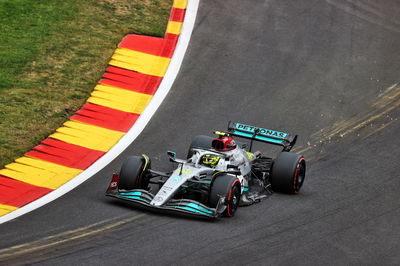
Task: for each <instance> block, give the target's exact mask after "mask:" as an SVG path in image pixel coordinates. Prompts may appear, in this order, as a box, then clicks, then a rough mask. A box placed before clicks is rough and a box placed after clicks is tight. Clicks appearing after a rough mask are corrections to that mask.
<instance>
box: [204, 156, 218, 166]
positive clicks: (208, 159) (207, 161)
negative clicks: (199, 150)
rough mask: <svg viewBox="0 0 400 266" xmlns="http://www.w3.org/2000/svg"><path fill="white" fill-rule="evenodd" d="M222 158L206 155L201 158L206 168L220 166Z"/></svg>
mask: <svg viewBox="0 0 400 266" xmlns="http://www.w3.org/2000/svg"><path fill="white" fill-rule="evenodd" d="M220 158H221V157H219V156H217V155H214V154H205V155H203V156H202V157H201V163H202V164H204V165H206V166H210V167H215V166H216V165H217V164H218V162H219V159H220Z"/></svg>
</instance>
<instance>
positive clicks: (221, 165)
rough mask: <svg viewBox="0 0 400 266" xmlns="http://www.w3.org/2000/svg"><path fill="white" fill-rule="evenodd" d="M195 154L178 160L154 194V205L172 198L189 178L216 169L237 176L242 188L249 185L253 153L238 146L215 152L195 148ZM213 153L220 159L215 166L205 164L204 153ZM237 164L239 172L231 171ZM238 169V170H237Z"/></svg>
mask: <svg viewBox="0 0 400 266" xmlns="http://www.w3.org/2000/svg"><path fill="white" fill-rule="evenodd" d="M193 151H194V154H193V156H192V157H191V158H189V159H188V160H176V162H177V163H179V165H178V168H177V169H176V170H175V171H174V172H173V173H172V174H171V176H170V177H169V178H168V180H167V181H166V182H165V184H164V185H163V186H162V187H161V189H160V190H159V191H158V193H157V194H156V195H155V196H154V198H153V200H152V201H151V202H150V204H151V205H153V206H162V205H163V204H165V203H166V202H168V200H170V199H171V198H172V197H173V196H174V194H175V193H176V192H177V190H178V189H179V188H180V187H181V186H182V185H183V184H184V183H185V182H186V181H188V180H190V179H196V178H199V177H200V176H201V175H204V174H212V173H214V172H215V171H220V172H228V173H227V174H231V175H233V176H236V177H237V178H238V179H239V180H240V183H241V189H242V192H243V188H244V187H247V186H248V180H247V178H246V176H248V174H249V173H250V172H251V165H250V162H251V160H252V154H251V153H247V152H246V151H244V150H242V149H240V148H239V147H237V148H236V149H234V150H232V151H227V152H223V153H221V152H216V151H215V152H213V151H212V150H203V149H193ZM206 154H211V155H213V156H219V157H220V160H219V161H218V164H217V165H215V166H214V167H209V166H205V165H203V164H202V163H201V158H202V156H203V155H206ZM232 165H234V166H236V167H237V168H238V170H239V171H240V174H239V173H234V174H233V173H229V172H230V171H231V172H232V171H235V170H236V169H233V168H231V167H230V166H232ZM236 171H237V170H236Z"/></svg>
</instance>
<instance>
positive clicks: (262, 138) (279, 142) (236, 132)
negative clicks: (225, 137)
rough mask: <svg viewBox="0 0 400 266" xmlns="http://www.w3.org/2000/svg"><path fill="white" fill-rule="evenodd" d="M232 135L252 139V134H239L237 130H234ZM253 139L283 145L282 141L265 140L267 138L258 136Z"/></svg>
mask: <svg viewBox="0 0 400 266" xmlns="http://www.w3.org/2000/svg"><path fill="white" fill-rule="evenodd" d="M233 133H234V134H236V135H239V136H244V137H249V138H252V137H253V134H250V133H244V132H240V131H237V130H235V131H234V132H233ZM255 139H259V140H265V141H268V142H273V143H278V144H282V143H283V140H279V139H272V138H267V137H263V136H259V135H258V136H256V137H255Z"/></svg>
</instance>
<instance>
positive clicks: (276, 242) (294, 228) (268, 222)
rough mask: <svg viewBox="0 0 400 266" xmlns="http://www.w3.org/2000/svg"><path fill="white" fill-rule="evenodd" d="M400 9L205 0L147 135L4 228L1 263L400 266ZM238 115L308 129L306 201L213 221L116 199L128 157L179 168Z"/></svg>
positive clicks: (393, 4)
mask: <svg viewBox="0 0 400 266" xmlns="http://www.w3.org/2000/svg"><path fill="white" fill-rule="evenodd" d="M399 13H400V3H399V2H398V1H396V0H386V1H379V2H378V1H372V0H360V1H350V0H325V1H321V0H315V1H311V0H303V1H284V0H270V1H268V0H265V1H261V0H259V1H258V0H252V1H242V0H229V1H206V0H203V1H201V3H200V8H199V12H198V17H197V22H196V26H195V29H194V32H193V36H192V39H191V44H190V46H189V49H188V52H187V54H186V57H185V60H184V63H183V67H182V69H181V72H180V74H179V76H178V78H177V80H176V81H175V84H174V86H173V88H172V90H171V91H170V93H169V95H168V96H167V98H166V100H165V101H164V103H163V104H162V105H161V107H160V109H159V110H158V111H157V113H156V114H155V116H154V117H153V119H152V120H151V121H150V123H149V124H148V126H147V127H146V129H145V130H144V131H143V133H142V134H141V135H140V136H139V138H137V140H136V141H135V142H134V143H133V145H131V146H130V147H129V148H128V149H127V151H126V152H124V153H123V154H122V155H121V156H120V157H119V158H117V159H116V160H115V161H114V162H113V163H111V164H110V165H109V166H107V167H106V168H105V170H104V171H102V172H101V173H99V174H97V175H96V176H94V177H93V178H91V179H90V180H89V181H87V182H85V183H84V184H83V185H81V186H80V187H79V188H77V189H75V190H73V191H72V192H70V193H68V194H67V195H64V196H63V197H61V198H60V199H58V200H56V201H54V202H52V203H50V204H48V205H46V206H44V207H42V208H39V209H38V210H35V211H33V212H31V213H29V214H26V215H24V216H22V217H20V218H18V219H15V220H14V221H11V222H8V223H5V224H3V225H1V226H0V239H1V240H0V249H2V250H1V251H0V264H2V265H6V264H7V265H12V264H35V263H37V264H40V265H110V264H111V265H116V264H118V265H137V264H152V265H170V264H178V265H205V264H219V265H227V264H232V265H377V264H382V265H398V264H399V263H400V253H399V252H398V250H399V249H400V200H399V188H400V175H399V167H400V160H399V158H400V150H399V149H398V147H400V138H399V132H400V124H399V120H398V119H399V117H400V112H399V111H400V108H399V105H400V103H399V98H400V96H399V95H400V93H399V92H400V86H399V84H397V83H398V82H399V81H400V75H399V73H400V53H399V52H400V51H399V50H400V18H399V17H398V14H399ZM396 84H397V85H396ZM228 120H234V121H240V122H244V123H248V124H254V125H258V126H264V127H269V128H273V129H278V130H282V131H289V132H293V133H296V134H299V135H300V139H299V141H298V147H297V149H296V150H297V151H301V152H303V153H304V155H305V156H306V158H307V159H308V172H307V176H306V181H305V184H304V187H303V190H302V191H301V193H300V194H299V195H296V196H290V195H282V194H274V195H272V196H271V197H269V198H268V199H266V200H264V201H263V202H261V203H259V204H255V205H252V206H249V207H243V208H240V209H239V210H238V212H237V213H236V216H235V217H234V218H231V219H229V218H223V219H220V220H217V221H214V222H210V221H203V220H198V219H188V218H180V217H175V216H165V215H159V214H154V213H149V212H145V211H141V210H138V209H135V208H132V207H130V206H129V205H126V204H120V203H119V202H117V201H115V200H112V199H108V198H106V197H104V191H105V189H106V187H107V185H108V182H109V177H110V175H111V174H112V172H118V171H119V167H120V166H121V164H122V160H123V158H124V157H126V156H127V155H128V154H141V153H146V154H148V155H149V156H150V157H151V158H153V160H152V165H153V168H158V169H160V170H168V169H170V168H171V165H170V163H169V162H167V157H166V155H165V151H166V150H167V149H173V150H175V151H177V152H178V156H179V155H181V157H184V156H185V154H186V151H187V147H188V145H189V143H190V141H191V138H192V137H193V136H195V135H197V134H209V133H210V132H211V131H212V130H218V129H224V128H225V127H226V124H227V121H228ZM257 148H259V149H261V150H267V149H268V148H269V147H267V146H258V147H257ZM19 245H22V246H19Z"/></svg>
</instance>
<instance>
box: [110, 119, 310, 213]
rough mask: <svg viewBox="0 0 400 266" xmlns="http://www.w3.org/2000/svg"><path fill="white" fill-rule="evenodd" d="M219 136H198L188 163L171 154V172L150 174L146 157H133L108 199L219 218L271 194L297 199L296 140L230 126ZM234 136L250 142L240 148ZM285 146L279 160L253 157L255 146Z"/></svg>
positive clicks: (302, 166)
mask: <svg viewBox="0 0 400 266" xmlns="http://www.w3.org/2000/svg"><path fill="white" fill-rule="evenodd" d="M214 133H215V134H216V135H217V137H216V138H212V137H209V136H203V135H200V136H196V137H195V138H194V139H193V141H192V143H191V145H190V147H189V150H188V155H187V158H186V159H178V158H176V153H175V152H172V151H168V152H167V154H168V157H169V160H170V161H171V162H173V163H175V164H176V165H177V167H176V169H175V170H174V171H172V172H160V171H155V170H153V169H151V163H150V159H149V158H148V156H146V155H144V154H143V155H142V156H129V157H128V158H126V160H125V162H124V163H123V165H122V167H121V171H120V173H119V174H114V175H113V177H112V180H111V183H110V185H109V187H108V189H107V191H106V195H107V196H110V197H113V198H117V199H120V200H124V201H129V202H131V203H132V204H133V205H137V206H142V207H145V208H150V209H154V210H158V211H165V212H179V213H184V214H190V215H196V216H203V217H210V218H215V217H219V216H233V215H234V214H235V212H236V210H237V208H238V207H239V206H243V205H250V204H253V203H255V202H258V201H260V200H262V199H263V198H266V197H267V196H268V195H270V194H271V193H272V191H277V192H283V193H289V194H297V193H299V191H300V188H301V186H302V185H303V182H304V177H305V172H306V163H305V160H304V157H303V156H301V155H297V154H295V153H292V152H290V150H291V149H292V147H293V146H294V144H295V143H296V139H297V135H296V136H292V135H290V134H288V133H284V132H279V131H274V130H269V129H265V128H260V127H255V126H249V125H245V124H242V123H232V122H229V125H228V130H227V131H224V132H221V131H216V132H214ZM233 137H240V138H244V139H247V140H249V141H250V147H249V149H248V150H246V148H247V145H246V144H240V143H237V142H236V141H235V140H234V139H233ZM254 141H259V142H265V143H269V144H274V145H280V146H282V147H283V150H282V152H280V153H279V154H278V156H277V157H276V158H269V157H266V156H263V155H262V154H261V153H260V152H258V151H257V152H254V153H252V152H251V149H252V146H253V142H254Z"/></svg>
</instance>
